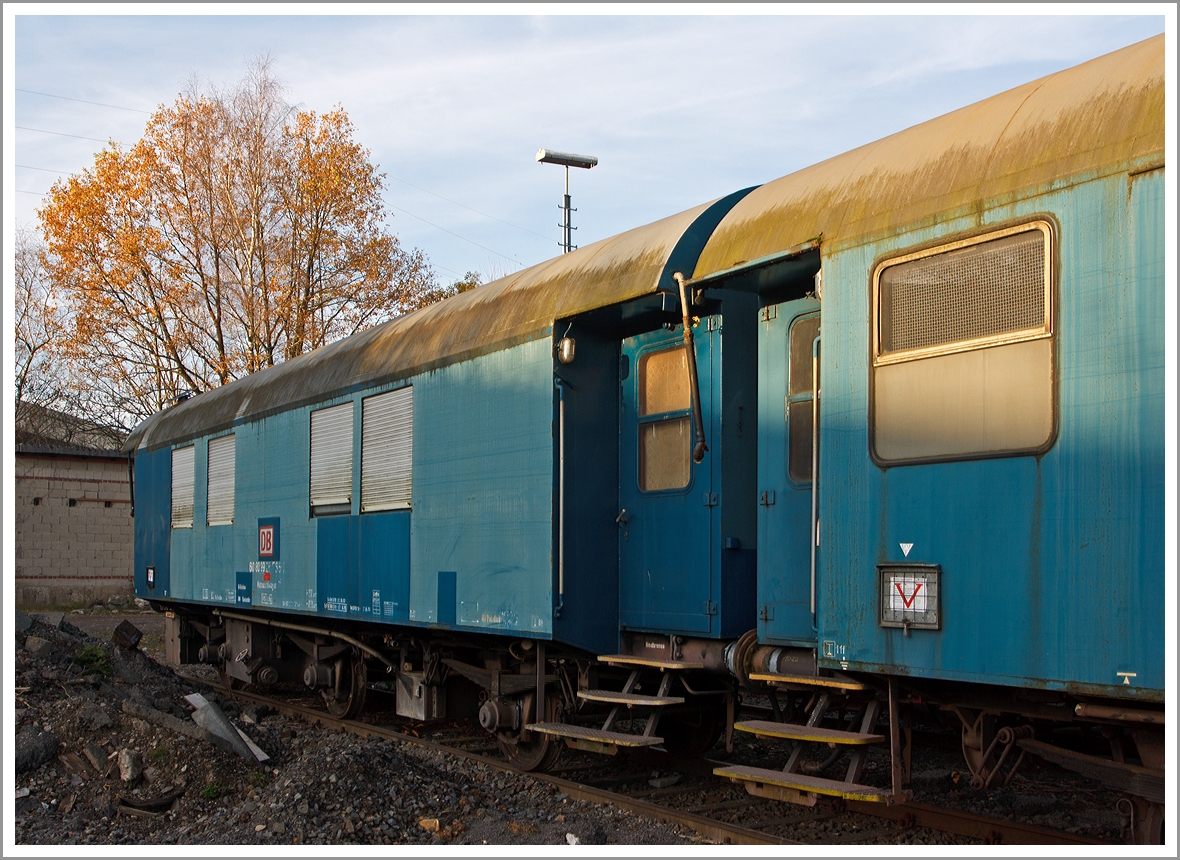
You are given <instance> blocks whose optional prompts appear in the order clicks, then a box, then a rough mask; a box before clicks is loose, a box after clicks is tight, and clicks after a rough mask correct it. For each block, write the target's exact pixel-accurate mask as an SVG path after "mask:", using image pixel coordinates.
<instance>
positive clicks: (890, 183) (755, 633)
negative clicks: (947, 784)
mask: <svg viewBox="0 0 1180 860" xmlns="http://www.w3.org/2000/svg"><path fill="white" fill-rule="evenodd" d="M1163 116H1164V87H1163V39H1162V37H1160V38H1157V39H1152V40H1148V41H1146V42H1143V43H1141V44H1138V45H1134V46H1132V47H1130V48H1127V49H1125V50H1123V51H1120V52H1116V53H1115V54H1111V55H1109V56H1106V57H1102V58H1099V59H1097V60H1094V61H1092V62H1090V63H1086V64H1084V65H1081V66H1078V67H1077V68H1074V69H1070V70H1067V71H1065V72H1062V73H1060V74H1057V75H1052V76H1050V77H1047V78H1044V79H1042V80H1039V81H1034V82H1032V83H1030V84H1027V85H1026V86H1023V87H1019V88H1017V89H1015V90H1012V91H1010V92H1006V93H1002V94H1000V95H998V96H995V97H994V98H991V99H988V100H986V101H983V102H980V103H978V104H975V105H972V106H970V107H966V108H963V109H962V110H959V111H956V112H954V113H951V114H948V115H947V116H944V117H941V118H938V119H935V120H932V121H930V122H927V123H924V124H922V125H919V126H916V127H914V128H911V129H908V130H906V131H903V132H900V133H898V134H896V135H893V136H892V137H888V138H885V139H884V140H881V141H879V142H877V143H874V144H870V145H868V146H865V147H861V148H860V149H857V150H854V151H852V152H850V153H847V154H845V155H842V156H838V157H836V158H832V159H830V160H828V161H825V162H823V163H821V164H818V165H815V166H813V167H810V168H807V169H805V170H802V171H799V172H798V173H794V174H792V175H790V176H786V177H784V178H782V179H779V180H776V181H774V182H770V183H768V184H767V185H764V186H761V187H758V188H755V189H745V190H742V191H738V192H735V193H733V194H731V195H729V196H727V197H725V198H722V199H719V200H716V201H714V202H712V203H708V204H705V205H702V206H698V207H696V208H694V209H691V210H689V211H687V212H683V213H680V214H678V215H674V216H672V217H669V218H666V219H664V220H662V221H659V222H656V223H654V224H651V225H648V226H646V227H640V228H638V229H635V230H631V231H629V232H627V233H623V234H621V235H619V236H615V237H613V238H611V239H606V240H604V241H601V242H598V243H595V244H593V245H588V246H586V247H584V248H582V249H579V250H577V251H575V252H573V253H571V254H567V255H564V256H562V257H560V258H558V259H554V260H551V261H548V262H545V263H542V264H540V265H537V266H533V267H532V268H529V269H526V270H524V271H522V272H519V273H517V274H515V275H512V276H510V277H507V278H503V279H501V280H499V281H495V282H493V283H491V284H487V285H485V286H482V287H479V288H477V289H474V290H471V291H469V292H467V293H464V294H461V295H459V296H456V297H454V298H451V299H448V300H446V301H444V302H441V303H439V304H437V305H434V306H431V307H429V308H425V309H423V310H420V311H417V312H415V313H413V314H409V315H407V316H404V317H400V318H398V319H395V320H392V321H390V322H388V323H385V324H384V325H381V326H377V327H375V328H373V329H370V330H368V331H365V332H363V333H361V334H358V335H356V336H354V337H351V338H348V339H346V340H343V341H340V342H338V343H335V344H332V345H330V346H327V347H325V348H323V349H320V350H317V351H316V352H313V353H311V354H309V355H306V356H302V357H300V358H297V359H294V360H292V361H289V362H286V363H284V364H282V365H280V366H277V367H274V368H271V369H269V370H266V371H264V372H262V373H258V374H255V375H253V376H250V377H248V378H245V379H241V380H238V381H236V382H234V383H231V384H229V385H226V386H224V387H222V388H219V389H216V390H213V391H209V392H206V393H203V394H200V395H198V396H196V397H194V398H191V399H189V400H187V401H185V402H183V403H178V404H177V405H175V406H173V407H172V408H170V409H168V410H166V411H164V412H162V413H160V414H158V415H156V416H154V417H153V418H151V419H149V420H148V421H145V422H144V423H143V424H142V425H141V426H140V427H139V428H137V429H136V431H135V433H134V434H133V435H132V437H131V438H130V439H129V441H128V445H127V447H128V451H129V452H131V453H133V455H134V460H135V466H134V479H135V480H134V492H135V502H136V504H135V586H136V592H137V594H138V595H140V596H141V597H144V598H147V599H149V600H150V601H152V603H153V605H154V606H156V607H157V608H158V609H160V610H162V611H165V612H167V613H168V616H169V618H168V637H167V645H168V651H169V657H170V659H172V660H173V661H174V662H177V663H184V662H196V661H200V662H206V663H210V664H213V665H216V666H219V667H220V668H221V670H222V672H223V673H224V676H225V678H226V680H227V682H229V683H231V684H252V685H257V686H261V687H272V686H275V685H283V684H296V685H301V686H303V687H306V688H311V689H313V690H317V691H319V692H320V693H321V694H322V696H323V698H324V701H325V704H326V706H327V708H328V709H329V710H330V711H331V712H332V713H335V714H337V715H343V716H355V715H356V714H357V713H358V712H359V710H360V708H361V706H362V704H363V702H364V699H365V695H366V693H367V691H369V690H370V689H371V688H372V687H373V686H378V687H382V688H384V689H385V690H386V691H387V692H388V693H389V694H391V695H395V696H396V702H397V710H398V712H399V713H401V714H403V715H404V716H407V717H413V718H417V719H434V718H438V717H442V716H463V715H464V714H470V715H478V718H479V721H480V723H481V724H482V725H483V726H484V728H486V729H487V730H488V731H489V732H492V733H494V734H495V736H496V737H497V738H498V739H499V741H500V743H501V745H502V747H503V749H504V752H505V754H506V755H507V757H508V758H509V760H510V761H511V762H512V763H513V764H515V765H516V766H518V767H520V768H524V769H533V768H545V767H547V766H549V765H551V764H552V762H553V761H554V759H555V757H556V755H557V754H558V753H559V752H560V750H561V749H562V748H564V747H576V748H581V749H588V750H595V751H599V752H604V753H615V752H618V751H619V750H625V749H628V748H635V747H659V748H663V749H667V750H669V751H673V752H681V753H686V754H697V753H700V752H703V751H704V750H706V749H708V748H709V747H711V746H712V745H713V744H714V743H715V741H716V740H717V739H718V737H719V736H720V734H721V733H722V732H725V734H726V745H727V747H728V748H730V749H732V747H731V746H730V744H731V742H732V735H733V732H734V731H745V732H752V733H754V734H757V735H762V736H769V737H775V738H782V739H784V740H787V741H791V742H792V744H793V745H792V746H791V747H790V748H789V749H785V750H784V759H785V762H786V763H785V765H784V766H783V767H782V769H781V770H778V769H774V770H772V769H768V768H749V767H725V768H720V769H718V771H717V772H718V774H719V775H721V776H724V777H727V778H730V779H734V780H737V781H739V782H741V783H742V784H744V785H745V786H746V788H747V790H748V791H750V792H751V793H755V794H762V795H768V796H772V797H776V798H780V799H783V800H787V801H793V802H798V803H804V804H809V805H813V804H815V803H817V802H820V801H821V800H822V799H823V798H825V797H826V796H833V795H834V796H838V797H846V798H854V799H861V800H878V801H882V802H894V803H896V802H903V801H905V800H906V799H907V797H908V794H907V790H906V789H905V783H906V781H907V779H908V773H907V762H908V760H909V738H910V728H909V727H910V725H911V720H912V718H913V714H914V713H915V709H925V710H926V711H928V712H929V713H930V714H931V715H932V716H933V717H935V718H938V719H942V720H950V721H956V722H957V723H959V724H961V726H962V742H963V752H964V755H965V758H966V761H967V764H968V767H969V769H970V771H971V774H972V777H973V779H974V781H975V782H976V784H977V785H978V786H980V787H985V786H988V785H992V784H995V782H996V781H997V780H1006V779H1010V778H1011V775H1012V774H1013V773H1014V771H1015V768H1016V767H1017V766H1018V765H1019V762H1020V760H1021V758H1022V757H1023V756H1024V755H1026V754H1027V753H1029V752H1031V753H1033V754H1035V755H1039V756H1041V757H1043V758H1047V759H1050V760H1052V761H1055V762H1058V763H1060V764H1063V765H1064V766H1066V767H1072V768H1074V769H1076V770H1079V771H1081V772H1083V773H1086V774H1088V775H1090V776H1099V777H1100V778H1103V779H1106V780H1107V781H1108V782H1110V783H1111V784H1113V785H1116V786H1119V787H1121V788H1123V789H1126V790H1127V791H1128V793H1130V794H1131V795H1133V796H1134V798H1135V800H1134V803H1135V804H1136V807H1135V821H1136V826H1137V829H1138V836H1139V838H1141V839H1144V840H1151V839H1158V838H1159V836H1160V832H1161V826H1162V824H1161V822H1162V801H1163V785H1164V782H1163V756H1164V744H1163V700H1164V694H1165V684H1164V671H1165V664H1164V647H1163V645H1162V643H1163V641H1164V637H1165V629H1164V616H1163V598H1164V559H1163V543H1164V533H1163V532H1164V527H1163V523H1164V482H1163V475H1164V342H1163V341H1164V333H1163V321H1162V320H1163V305H1164V283H1163V279H1164V247H1163V244H1164V236H1163V224H1164V215H1163V212H1164V191H1163V188H1164V161H1163V154H1164V131H1163V127H1164V123H1163ZM752 695H757V696H762V697H766V699H767V700H768V703H769V708H768V711H769V713H768V714H765V716H769V717H770V719H758V720H752V719H743V718H742V715H740V714H739V705H740V704H741V697H742V696H745V697H746V698H747V701H748V699H749V697H750V696H752ZM748 715H749V710H748V709H747V714H746V716H748ZM834 715H835V716H834ZM879 720H883V724H884V725H887V726H888V733H887V735H886V734H878V733H877V724H878V721H879ZM1052 727H1057V728H1058V729H1060V731H1059V732H1058V734H1059V735H1061V736H1062V737H1066V736H1067V735H1068V733H1069V731H1073V732H1074V733H1075V734H1076V733H1077V729H1078V728H1079V727H1081V728H1082V729H1083V730H1085V729H1095V728H1096V729H1097V730H1099V731H1100V732H1101V736H1102V737H1103V738H1105V741H1103V742H1107V741H1108V742H1109V745H1110V750H1111V754H1110V756H1109V757H1106V756H1098V755H1094V754H1093V749H1092V747H1093V745H1094V744H1093V742H1091V743H1090V747H1091V748H1089V749H1087V751H1085V752H1078V751H1077V750H1076V749H1071V748H1070V744H1069V743H1067V742H1065V741H1062V742H1058V743H1055V742H1054V741H1055V740H1058V741H1060V740H1061V739H1060V738H1058V737H1056V736H1055V735H1054V734H1053V731H1052V730H1051V729H1052ZM1085 736H1086V734H1085V731H1083V738H1084V737H1085ZM877 742H887V743H888V744H889V747H890V750H891V755H892V762H893V767H892V773H891V783H890V785H889V786H884V787H883V786H873V785H866V784H864V781H863V780H862V779H861V776H862V773H863V772H864V770H865V762H866V754H865V749H866V746H867V745H868V744H871V743H877ZM809 744H820V745H821V746H822V747H823V749H824V755H826V756H827V758H826V760H824V761H820V762H816V761H813V760H810V759H813V758H814V756H811V753H810V752H809V749H810V747H808V745H809ZM828 745H832V746H834V747H835V750H836V751H835V752H834V753H831V754H830V755H829V754H828V752H827V748H828ZM1073 746H1074V747H1077V746H1078V744H1076V743H1075V744H1073ZM846 750H847V753H845V751H846ZM845 754H846V757H845ZM838 763H839V765H838V768H839V772H836V770H835V769H836V768H837V764H838Z"/></svg>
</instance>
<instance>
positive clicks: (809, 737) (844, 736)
mask: <svg viewBox="0 0 1180 860" xmlns="http://www.w3.org/2000/svg"><path fill="white" fill-rule="evenodd" d="M733 727H734V728H735V729H737V730H738V731H742V732H749V733H750V734H754V735H758V736H759V737H765V738H786V739H787V740H790V741H808V742H810V743H824V744H847V745H850V746H858V745H860V744H879V743H881V742H882V741H883V740H885V736H884V735H871V734H866V733H862V732H845V731H841V730H840V729H821V728H820V727H819V726H801V725H798V724H797V723H775V722H771V721H770V720H748V721H746V722H741V723H734V724H733Z"/></svg>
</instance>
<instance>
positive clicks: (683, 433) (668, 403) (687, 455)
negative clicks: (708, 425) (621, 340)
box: [637, 346, 692, 492]
mask: <svg viewBox="0 0 1180 860" xmlns="http://www.w3.org/2000/svg"><path fill="white" fill-rule="evenodd" d="M637 376H638V380H637V384H638V385H639V417H640V421H639V488H640V489H641V490H645V491H648V492H652V491H656V490H678V489H682V488H684V487H687V486H688V483H689V480H690V479H691V477H692V470H691V463H692V460H691V458H692V419H691V415H690V414H689V410H690V409H691V406H692V401H691V398H690V394H689V389H688V358H687V353H685V351H684V347H683V346H677V347H673V348H672V349H664V350H660V351H659V352H649V353H647V354H645V355H643V356H642V357H640V359H639V362H638V374H637ZM669 413H679V414H672V415H669ZM656 416H659V417H656ZM645 419H646V420H645Z"/></svg>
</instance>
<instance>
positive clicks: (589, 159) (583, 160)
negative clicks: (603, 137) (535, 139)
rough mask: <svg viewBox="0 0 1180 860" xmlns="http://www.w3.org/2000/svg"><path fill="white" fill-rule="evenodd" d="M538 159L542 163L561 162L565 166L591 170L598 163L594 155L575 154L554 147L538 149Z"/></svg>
mask: <svg viewBox="0 0 1180 860" xmlns="http://www.w3.org/2000/svg"><path fill="white" fill-rule="evenodd" d="M537 161H539V162H541V163H542V164H561V165H563V166H565V167H582V168H585V169H586V170H589V169H590V168H591V167H593V166H594V165H596V164H598V159H597V158H596V157H595V156H593V155H574V153H572V152H557V151H556V150H552V149H538V150H537Z"/></svg>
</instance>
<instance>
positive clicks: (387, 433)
mask: <svg viewBox="0 0 1180 860" xmlns="http://www.w3.org/2000/svg"><path fill="white" fill-rule="evenodd" d="M413 453H414V389H413V388H400V389H398V390H397V391H390V392H387V393H385V394H378V395H377V396H375V397H366V398H365V400H364V402H363V403H362V406H361V512H362V513H363V512H365V511H390V510H396V509H399V508H402V509H404V508H408V507H410V490H411V489H412V481H411V477H412V472H411V466H412V464H413Z"/></svg>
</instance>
